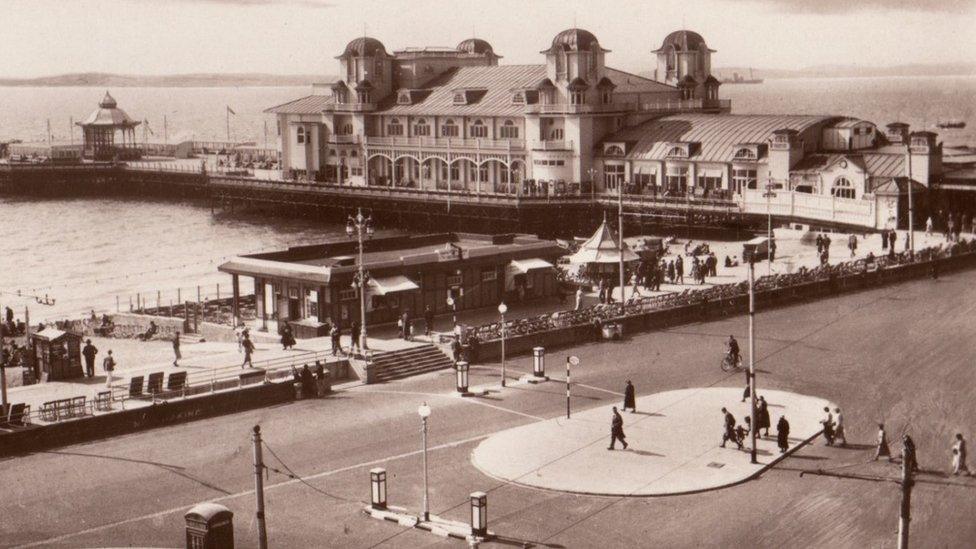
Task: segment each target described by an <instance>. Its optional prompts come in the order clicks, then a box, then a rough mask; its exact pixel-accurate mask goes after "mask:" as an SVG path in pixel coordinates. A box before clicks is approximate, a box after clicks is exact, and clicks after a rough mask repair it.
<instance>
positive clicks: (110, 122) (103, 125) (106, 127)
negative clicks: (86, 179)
mask: <svg viewBox="0 0 976 549" xmlns="http://www.w3.org/2000/svg"><path fill="white" fill-rule="evenodd" d="M139 124H140V122H136V121H134V120H132V118H130V117H129V115H128V114H126V112H125V111H123V110H122V109H120V108H119V107H118V103H116V102H115V99H114V98H113V97H112V96H111V95H110V94H109V93H108V92H105V97H104V98H103V99H102V101H101V103H99V104H98V108H97V109H95V110H94V111H93V112H92V113H91V114H90V115H88V118H86V119H85V121H84V122H78V125H79V126H81V128H82V132H83V135H84V137H83V143H84V147H83V149H82V151H83V152H82V155H83V156H84V157H85V158H90V159H93V160H130V159H133V158H139V157H140V156H141V155H142V151H141V149H139V148H138V145H137V144H136V126H138V125H139ZM118 134H120V135H121V139H120V141H118V142H116V140H115V139H116V135H118Z"/></svg>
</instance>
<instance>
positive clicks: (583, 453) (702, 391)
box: [471, 387, 835, 496]
mask: <svg viewBox="0 0 976 549" xmlns="http://www.w3.org/2000/svg"><path fill="white" fill-rule="evenodd" d="M760 395H762V396H763V397H764V398H766V401H767V402H768V403H769V406H770V409H771V414H770V415H771V422H772V423H773V430H772V431H771V432H770V435H772V436H771V437H768V438H758V439H757V441H756V442H757V444H756V448H757V452H756V453H757V461H758V463H755V464H753V463H751V462H750V453H749V451H748V450H749V444H748V443H746V450H745V451H742V450H739V449H737V447H736V445H735V444H734V443H729V444H728V445H727V447H725V448H722V447H721V446H720V445H719V443H720V442H721V440H722V432H723V430H722V426H723V423H722V422H723V420H724V417H723V416H722V413H721V409H722V407H726V408H728V410H729V412H731V413H732V415H733V416H735V417H736V419H737V421H738V424H740V425H741V424H744V419H743V418H747V417H749V401H748V400H747V401H746V402H744V403H741V402H740V400H741V397H742V390H740V389H735V388H705V387H703V388H693V389H680V390H676V391H667V392H664V393H656V394H653V395H648V396H644V397H641V398H639V399H637V410H638V412H637V413H632V412H623V413H622V415H623V418H624V432H625V433H626V435H627V443H628V447H627V449H623V448H622V447H621V445H620V444H617V445H616V447H617V448H618V450H615V451H609V450H607V444H608V443H609V442H610V436H609V433H610V427H609V426H610V418H611V417H612V411H611V407H612V406H609V405H608V406H600V407H595V408H590V409H587V410H584V411H582V412H577V413H576V414H571V417H570V419H566V418H565V417H563V416H560V417H555V418H553V419H549V420H546V421H540V422H536V423H531V424H529V425H523V426H520V427H515V428H513V429H509V430H507V431H502V432H500V433H495V434H493V435H492V436H490V437H488V438H487V439H486V440H484V441H483V442H481V444H479V445H478V447H477V448H475V450H474V452H473V453H472V454H471V460H472V463H473V464H474V465H475V467H477V468H478V469H480V470H481V471H482V472H484V473H485V474H486V475H488V476H491V477H493V478H496V479H499V480H504V481H507V482H514V483H518V484H522V485H525V486H532V487H535V488H545V489H548V490H560V491H563V492H572V493H577V494H589V495H604V496H669V495H678V494H688V493H693V492H702V491H706V490H714V489H718V488H724V487H727V486H733V485H735V484H738V483H740V482H743V481H746V480H748V479H750V478H752V477H754V476H756V475H758V474H759V473H761V472H762V471H764V470H765V469H767V468H769V467H771V466H772V465H773V464H775V463H776V462H777V461H779V460H780V459H781V458H782V457H783V454H781V453H780V450H779V448H778V447H777V444H776V436H775V435H776V431H775V423H776V421H778V420H779V416H781V415H785V416H786V418H787V420H788V421H789V422H790V435H791V436H790V450H789V451H790V452H792V451H794V450H796V449H797V448H799V447H800V446H801V445H802V444H804V443H806V442H807V441H808V440H810V439H812V438H813V437H815V436H817V435H818V434H820V432H821V431H822V426H821V425H820V423H819V421H820V420H821V418H822V417H823V415H824V414H823V412H822V410H823V408H824V406H830V407H831V409H833V408H834V406H835V405H834V404H832V403H830V402H828V401H826V400H824V399H821V398H815V397H809V396H804V395H798V394H796V393H790V392H786V391H773V390H767V391H762V392H761V393H760ZM618 406H619V403H618ZM747 438H748V437H747Z"/></svg>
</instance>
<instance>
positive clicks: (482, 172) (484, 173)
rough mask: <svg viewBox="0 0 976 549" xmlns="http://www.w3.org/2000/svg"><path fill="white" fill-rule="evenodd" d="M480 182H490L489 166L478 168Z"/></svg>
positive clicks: (483, 165) (484, 165)
mask: <svg viewBox="0 0 976 549" xmlns="http://www.w3.org/2000/svg"><path fill="white" fill-rule="evenodd" d="M478 181H481V182H485V181H488V164H482V165H480V166H478Z"/></svg>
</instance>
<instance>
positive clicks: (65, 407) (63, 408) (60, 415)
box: [54, 398, 71, 421]
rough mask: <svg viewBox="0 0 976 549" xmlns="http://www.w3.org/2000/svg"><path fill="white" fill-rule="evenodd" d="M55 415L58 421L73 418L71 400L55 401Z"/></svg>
mask: <svg viewBox="0 0 976 549" xmlns="http://www.w3.org/2000/svg"><path fill="white" fill-rule="evenodd" d="M54 413H55V417H56V418H57V420H58V421H61V420H62V419H68V418H70V417H71V399H70V398H62V399H60V400H55V401H54Z"/></svg>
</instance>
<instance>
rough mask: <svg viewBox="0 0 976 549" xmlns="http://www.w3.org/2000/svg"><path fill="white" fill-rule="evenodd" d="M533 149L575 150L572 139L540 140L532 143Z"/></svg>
mask: <svg viewBox="0 0 976 549" xmlns="http://www.w3.org/2000/svg"><path fill="white" fill-rule="evenodd" d="M532 150H534V151H571V150H573V142H572V141H563V140H555V139H548V140H546V141H539V142H537V143H535V144H534V145H532Z"/></svg>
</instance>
